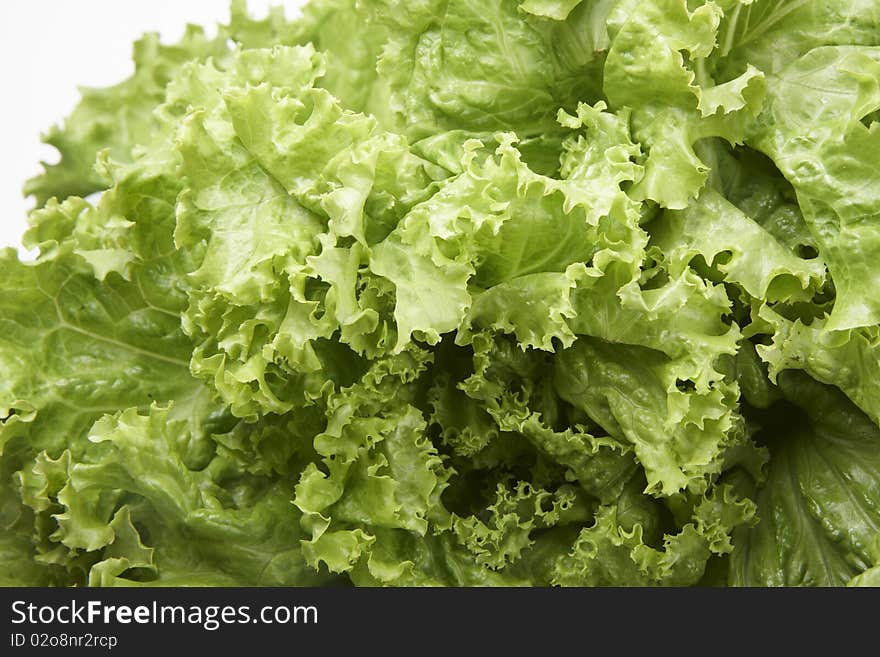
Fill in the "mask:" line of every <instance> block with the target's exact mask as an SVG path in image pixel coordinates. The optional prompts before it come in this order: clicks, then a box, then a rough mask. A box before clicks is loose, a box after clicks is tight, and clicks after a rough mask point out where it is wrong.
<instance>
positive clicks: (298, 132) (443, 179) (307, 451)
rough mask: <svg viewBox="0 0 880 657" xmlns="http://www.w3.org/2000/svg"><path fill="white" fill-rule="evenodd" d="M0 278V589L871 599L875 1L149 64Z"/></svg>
mask: <svg viewBox="0 0 880 657" xmlns="http://www.w3.org/2000/svg"><path fill="white" fill-rule="evenodd" d="M134 59H135V65H136V68H135V72H134V74H133V76H132V77H131V78H129V79H128V80H125V81H124V82H122V83H120V84H118V85H117V86H114V87H111V88H108V89H89V90H85V91H84V92H83V96H82V100H81V102H80V104H79V106H78V107H77V108H76V109H75V111H74V112H73V114H72V115H71V116H70V117H69V118H68V119H67V120H66V122H65V123H64V124H63V125H62V126H59V127H56V128H55V129H53V130H52V131H51V132H49V134H48V135H47V141H48V142H49V143H50V144H52V145H54V146H55V147H56V148H57V149H58V151H59V152H60V160H59V161H58V163H57V164H53V165H47V166H45V171H44V172H43V173H42V175H39V176H37V177H36V178H34V179H32V180H31V181H29V182H28V183H27V186H26V193H27V194H28V195H30V196H32V197H33V198H34V199H35V201H36V209H35V210H34V211H33V212H32V214H31V215H30V229H29V231H28V232H27V234H26V236H25V238H24V246H25V247H27V248H29V249H32V250H34V251H35V252H36V254H37V255H36V257H35V258H34V259H32V260H27V261H26V260H24V259H22V257H21V256H20V255H19V254H18V252H17V251H15V250H13V249H7V250H5V251H2V252H0V557H2V563H3V564H4V567H3V568H2V569H0V584H4V585H44V586H45V585H55V586H70V585H97V586H113V585H121V586H142V585H143V586H178V585H228V586H239V585H251V586H263V585H266V586H268V585H294V586H317V585H323V584H334V585H339V584H354V585H368V586H379V585H381V586H385V585H391V586H428V585H432V586H433V585H451V586H507V585H513V586H528V585H537V586H548V585H569V586H592V585H596V586H630V585H634V586H653V585H661V586H685V585H733V586H799V585H816V586H839V585H846V584H856V585H858V584H863V585H872V584H875V585H876V584H880V574H878V572H880V565H878V564H880V178H878V168H877V157H878V156H877V154H878V153H880V128H878V123H877V122H875V118H876V117H877V112H878V111H880V4H878V2H877V0H857V1H855V2H852V1H847V2H843V1H842V0H831V1H829V2H821V3H814V2H803V1H800V0H715V1H708V2H701V1H686V0H639V1H636V0H565V1H563V0H556V1H551V0H526V1H524V2H520V1H518V0H488V1H481V2H476V1H475V0H420V1H419V2H399V1H397V0H358V1H355V0H313V1H312V2H310V3H309V4H308V5H306V7H305V9H304V11H303V13H302V15H301V16H299V17H297V18H293V19H288V18H286V17H285V15H284V13H283V12H282V11H281V10H273V11H272V12H271V13H270V14H269V15H268V16H267V17H265V18H261V19H255V18H252V17H251V16H250V15H249V14H248V12H247V10H246V7H245V6H244V3H243V2H242V1H238V0H236V1H234V2H233V3H232V9H231V18H230V20H229V23H228V24H227V25H221V26H219V28H218V30H217V31H216V33H212V34H211V35H210V36H209V35H208V34H207V33H206V32H204V31H203V30H202V29H201V28H198V27H194V26H191V27H190V28H189V29H188V31H187V32H186V34H185V36H184V37H183V39H182V40H181V41H180V42H179V43H177V44H174V45H165V44H161V43H160V42H159V41H158V39H157V37H156V36H155V35H147V36H146V37H144V38H143V39H142V40H141V41H139V42H138V43H137V44H136V45H135V48H134Z"/></svg>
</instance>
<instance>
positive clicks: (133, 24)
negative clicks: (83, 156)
mask: <svg viewBox="0 0 880 657" xmlns="http://www.w3.org/2000/svg"><path fill="white" fill-rule="evenodd" d="M276 4H281V5H284V6H285V7H286V11H287V15H288V16H290V15H293V13H294V11H295V8H296V7H299V6H301V5H302V4H303V3H302V2H301V1H300V0H249V2H248V6H249V8H250V12H251V14H252V15H255V16H260V17H262V16H264V15H265V14H266V11H267V8H268V7H269V5H276ZM228 15H229V3H228V1H227V0H0V89H2V92H0V248H2V247H5V246H16V245H18V244H19V243H20V240H21V235H22V233H23V232H24V229H25V220H26V215H27V211H28V209H29V208H30V207H31V205H32V203H31V201H29V200H27V201H26V200H25V199H24V198H23V197H22V193H21V188H22V186H23V185H24V182H25V180H27V179H28V178H30V177H31V176H33V175H35V174H37V173H39V172H40V167H39V163H40V161H41V160H45V161H48V162H56V161H57V160H58V157H57V152H56V151H55V149H54V148H52V147H51V146H47V145H45V144H42V143H41V142H40V135H41V134H42V133H43V132H45V131H46V130H47V129H48V128H49V127H50V126H51V125H53V124H55V123H60V122H61V121H62V120H63V119H64V118H65V117H66V116H67V115H68V114H69V113H70V111H71V110H72V109H73V108H74V106H75V105H76V103H77V100H78V99H79V92H78V91H77V88H78V87H80V86H85V87H105V86H108V85H111V84H116V83H117V82H120V81H121V80H123V79H125V78H127V77H128V76H129V75H130V74H131V73H132V71H133V70H134V66H133V64H132V62H131V50H132V44H133V43H134V41H135V40H136V39H137V38H139V37H140V36H141V35H142V34H143V33H144V32H159V33H160V35H161V36H162V40H163V42H166V43H167V42H172V41H177V40H178V39H179V38H180V37H181V36H182V35H183V30H184V27H185V25H186V23H188V22H189V23H196V24H199V25H203V26H205V27H206V28H207V29H208V33H209V34H213V33H215V29H214V26H215V25H216V24H217V23H221V22H222V23H225V22H227V19H228Z"/></svg>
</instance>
